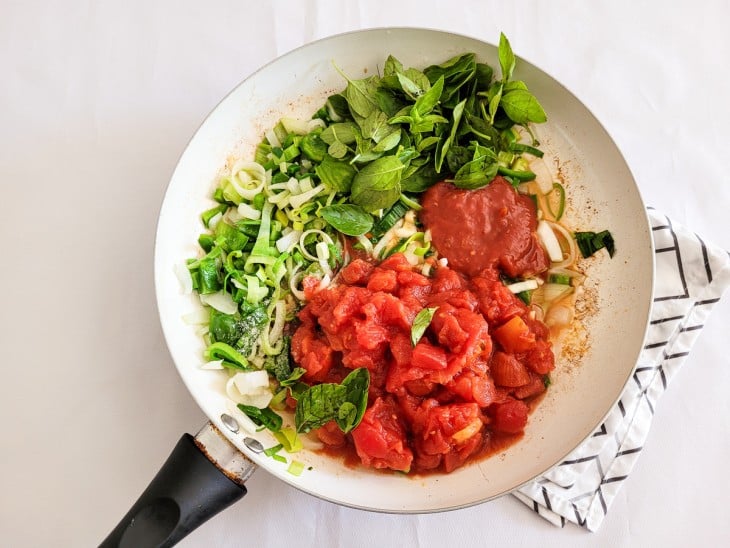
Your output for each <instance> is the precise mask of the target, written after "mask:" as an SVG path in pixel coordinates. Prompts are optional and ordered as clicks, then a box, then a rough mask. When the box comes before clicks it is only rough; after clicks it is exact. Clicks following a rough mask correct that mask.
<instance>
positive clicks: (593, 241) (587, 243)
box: [574, 230, 616, 258]
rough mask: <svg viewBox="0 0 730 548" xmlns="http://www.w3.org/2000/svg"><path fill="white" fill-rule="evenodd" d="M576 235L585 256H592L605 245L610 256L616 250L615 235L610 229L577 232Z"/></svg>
mask: <svg viewBox="0 0 730 548" xmlns="http://www.w3.org/2000/svg"><path fill="white" fill-rule="evenodd" d="M574 236H575V241H576V242H577V243H578V248H579V249H580V252H581V255H583V257H586V258H587V257H590V256H591V255H593V254H594V253H595V252H596V251H598V250H599V249H603V248H604V247H605V248H606V251H608V255H609V256H610V257H613V254H614V253H615V251H616V248H615V244H614V241H613V236H612V235H611V233H610V232H609V231H608V230H603V231H601V232H575V233H574Z"/></svg>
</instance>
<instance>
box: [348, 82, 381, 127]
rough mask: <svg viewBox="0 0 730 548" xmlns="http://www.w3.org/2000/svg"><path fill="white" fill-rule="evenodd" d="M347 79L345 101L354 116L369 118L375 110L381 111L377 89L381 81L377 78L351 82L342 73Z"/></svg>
mask: <svg viewBox="0 0 730 548" xmlns="http://www.w3.org/2000/svg"><path fill="white" fill-rule="evenodd" d="M340 74H342V75H343V76H344V77H345V78H346V79H347V88H345V99H347V104H348V105H349V107H350V112H351V113H352V114H353V116H354V115H358V116H362V117H363V118H367V117H368V116H369V115H370V113H371V112H373V111H374V110H379V109H380V105H379V104H378V99H377V89H378V84H379V81H380V79H379V78H378V77H377V76H370V77H368V78H362V79H361V80H350V78H348V77H347V76H346V75H345V74H344V73H342V72H340Z"/></svg>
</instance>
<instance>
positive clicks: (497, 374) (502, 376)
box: [489, 351, 531, 388]
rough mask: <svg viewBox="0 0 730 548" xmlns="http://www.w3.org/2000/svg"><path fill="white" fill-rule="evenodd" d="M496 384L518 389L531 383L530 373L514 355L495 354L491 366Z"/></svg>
mask: <svg viewBox="0 0 730 548" xmlns="http://www.w3.org/2000/svg"><path fill="white" fill-rule="evenodd" d="M489 370H490V371H491V373H492V378H494V382H495V384H497V385H498V386H507V387H509V388H516V387H518V386H524V385H526V384H527V383H529V382H530V380H531V377H530V372H529V371H528V370H527V368H526V367H525V366H524V365H522V364H521V363H520V361H519V360H518V359H517V358H515V357H514V356H513V355H512V354H505V353H504V352H499V351H498V352H495V353H494V356H492V362H491V364H490V366H489Z"/></svg>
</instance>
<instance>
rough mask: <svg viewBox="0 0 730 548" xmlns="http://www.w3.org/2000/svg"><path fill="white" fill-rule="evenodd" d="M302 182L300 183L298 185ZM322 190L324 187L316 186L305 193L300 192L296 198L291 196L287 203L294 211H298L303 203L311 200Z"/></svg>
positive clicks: (321, 185)
mask: <svg viewBox="0 0 730 548" xmlns="http://www.w3.org/2000/svg"><path fill="white" fill-rule="evenodd" d="M302 182H303V181H300V184H301V183H302ZM323 190H324V185H323V184H320V185H317V186H316V187H314V188H313V189H311V190H308V191H307V192H302V193H301V194H297V195H296V196H292V197H291V198H289V203H290V204H291V206H292V207H293V208H294V209H299V208H300V207H302V205H303V204H304V203H305V202H308V201H310V200H311V199H312V198H314V197H315V196H317V194H319V193H320V192H322V191H323Z"/></svg>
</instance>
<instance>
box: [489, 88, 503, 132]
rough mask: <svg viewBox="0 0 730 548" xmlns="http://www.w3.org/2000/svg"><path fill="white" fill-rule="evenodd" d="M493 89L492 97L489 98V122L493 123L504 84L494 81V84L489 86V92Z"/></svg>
mask: <svg viewBox="0 0 730 548" xmlns="http://www.w3.org/2000/svg"><path fill="white" fill-rule="evenodd" d="M492 90H494V92H493V95H492V98H491V99H489V123H490V124H493V123H494V116H495V115H496V114H497V109H498V108H499V102H500V101H501V100H502V93H503V91H504V85H503V84H502V82H495V84H494V85H493V86H492V88H490V90H489V91H490V93H491V92H492Z"/></svg>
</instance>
